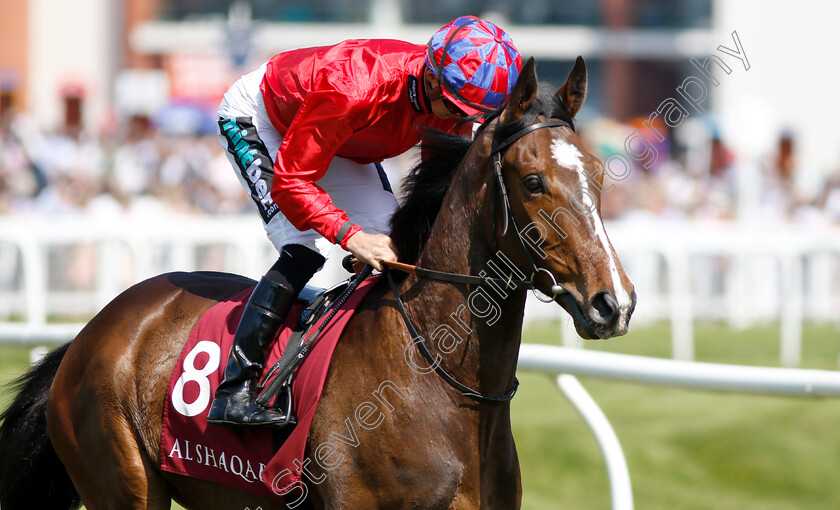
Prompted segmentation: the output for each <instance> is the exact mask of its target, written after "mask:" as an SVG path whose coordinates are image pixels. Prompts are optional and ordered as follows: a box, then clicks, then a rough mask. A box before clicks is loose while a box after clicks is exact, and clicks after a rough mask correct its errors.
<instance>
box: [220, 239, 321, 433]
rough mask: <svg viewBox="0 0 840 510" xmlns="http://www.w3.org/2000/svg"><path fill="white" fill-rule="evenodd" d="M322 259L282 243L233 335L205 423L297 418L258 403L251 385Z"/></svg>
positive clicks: (252, 423)
mask: <svg viewBox="0 0 840 510" xmlns="http://www.w3.org/2000/svg"><path fill="white" fill-rule="evenodd" d="M323 264H324V257H322V256H321V255H320V254H319V253H317V252H315V251H313V250H310V249H309V248H306V247H305V246H301V245H288V246H284V247H283V251H282V253H281V255H280V258H279V259H278V260H277V262H276V263H275V264H274V266H273V267H272V268H271V270H269V271H268V273H267V274H266V276H265V277H263V278H262V279H260V282H259V283H258V284H257V286H256V288H255V289H254V293H253V294H251V298H250V299H248V304H247V305H246V306H245V311H244V312H243V314H242V318H241V319H240V320H239V325H238V326H237V328H236V334H235V335H234V338H233V347H232V348H231V350H230V358H229V359H228V363H227V366H226V367H225V379H224V381H223V382H222V383H221V384H219V387H218V388H216V395H215V399H214V400H213V405H212V406H211V407H210V412H209V413H208V415H207V423H211V424H214V425H226V426H240V425H250V426H262V425H272V426H283V425H288V424H294V423H295V422H294V417H287V416H286V415H285V414H284V413H283V412H282V411H280V410H278V409H274V408H266V407H263V406H261V405H259V404H257V403H256V402H255V400H254V399H255V398H256V388H255V387H256V384H257V380H258V378H259V376H260V374H261V373H262V370H263V365H264V364H265V355H264V354H263V349H264V348H265V347H266V346H267V345H268V344H270V343H271V342H272V341H273V340H274V336H275V335H276V334H277V330H278V329H279V328H280V325H281V324H282V323H283V320H284V319H285V318H286V314H287V313H288V312H289V308H291V306H292V304H293V303H294V301H295V298H296V297H297V295H298V293H300V291H301V289H302V288H303V286H304V285H306V282H308V281H309V279H310V278H312V275H313V274H315V272H316V271H317V270H318V269H320V268H321V266H323ZM289 418H291V420H290V419H289Z"/></svg>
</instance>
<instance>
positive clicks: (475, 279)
mask: <svg viewBox="0 0 840 510" xmlns="http://www.w3.org/2000/svg"><path fill="white" fill-rule="evenodd" d="M559 126H566V127H569V128H571V129H572V131H574V129H575V128H574V126H572V125H571V124H569V123H568V122H566V121H563V120H548V121H545V122H539V123H537V124H532V125H530V126H528V127H526V128H523V129H521V130H519V131H517V132H516V133H514V134H512V135H511V136H509V137H508V138H506V139H505V140H502V141H501V142H498V143H494V144H493V147H492V149H491V156H492V158H493V168H494V173H495V176H496V186H497V188H498V190H499V195H500V197H501V199H502V204H503V206H504V209H505V215H504V218H505V223H504V227H503V228H502V235H503V236H504V235H506V234H507V230H508V224H512V225H513V229H514V231H515V232H516V239H517V240H518V241H519V245H520V246H521V247H522V251H524V252H525V255H526V256H527V257H528V262H529V263H530V264H531V278H530V279H529V280H514V279H513V277H512V275H511V277H510V278H507V279H503V278H488V277H484V276H473V275H462V274H455V273H445V272H443V271H434V270H432V269H425V268H420V267H415V266H409V265H407V264H400V263H392V262H387V263H385V265H386V266H387V267H388V268H389V269H396V270H399V271H404V272H409V273H413V274H416V275H417V276H418V277H420V278H427V279H430V280H438V281H445V282H450V283H461V284H467V285H479V286H487V285H499V284H502V285H504V286H505V288H507V287H509V286H511V285H522V286H523V287H525V288H527V289H530V290H533V291H535V290H536V289H535V288H534V279H535V278H536V276H537V274H539V273H540V272H544V273H546V274H547V275H548V276H549V277H550V278H551V281H552V286H551V292H552V294H553V295H552V297H551V298H550V299H548V300H545V299H543V298H542V297H541V296H540V295H539V294H537V293H536V292H534V295H535V296H536V297H537V299H539V300H540V301H543V302H546V303H550V302H551V301H553V300H554V296H556V295H558V294H561V293H563V292H566V290H565V289H564V288H563V287H562V286H560V285H559V284H558V283H557V280H556V279H555V278H554V275H553V274H551V272H550V271H548V270H547V269H543V268H541V267H538V266H537V264H536V262H535V261H534V258H533V256H532V255H531V252H530V250H528V247H527V246H526V245H525V241H524V240H523V239H522V233H521V232H520V231H519V228H517V226H516V219H515V218H514V217H513V210H512V209H511V207H510V199H509V198H508V192H507V187H506V186H505V181H504V177H503V176H502V153H503V152H504V151H505V150H506V149H507V148H508V147H510V146H511V145H513V143H514V142H516V141H517V140H519V139H520V138H522V137H523V136H525V135H527V134H528V133H531V132H533V131H536V130H538V129H542V128H547V127H559ZM493 203H494V204H495V200H494V202H493ZM492 217H493V233H494V241H495V232H496V214H495V213H494V214H493V215H492ZM385 275H386V277H387V279H388V284H389V285H390V287H391V292H393V293H394V298H395V300H396V302H397V309H398V310H399V311H400V314H401V315H402V317H403V320H404V321H405V324H406V327H407V328H408V331H409V333H410V334H411V335H412V339H414V341H413V343H414V344H416V345H417V348H418V349H419V350H420V354H422V355H423V357H424V358H426V360H427V361H428V362H429V363H431V364H432V367H433V369H434V371H435V372H437V374H438V375H439V376H440V377H441V378H443V380H445V381H446V382H447V383H449V385H450V386H452V387H453V388H455V389H457V390H458V391H460V392H461V394H462V395H464V396H465V397H469V398H471V399H473V400H477V401H479V402H482V403H485V404H501V403H503V402H508V401H509V400H511V399H512V398H513V396H514V395H515V394H516V390H517V389H518V388H519V379H517V378H516V377H514V378H513V388H511V389H510V390H509V391H508V392H507V393H505V394H504V395H502V396H501V397H494V396H491V395H486V394H484V393H481V392H479V391H476V390H473V389H471V388H469V387H468V386H466V385H464V384H463V383H461V382H459V381H458V380H457V379H455V378H454V377H452V376H451V375H449V373H448V372H446V371H445V370H444V369H443V368H442V367H441V366H440V364H439V363H438V362H437V361H436V360H435V358H434V356H432V353H431V352H429V349H428V348H427V347H426V343H425V341H424V340H423V337H422V336H420V334H419V333H418V332H417V329H416V328H415V327H414V324H413V323H412V322H411V319H410V318H409V317H408V313H407V312H406V311H405V307H404V306H403V302H402V298H401V297H400V293H399V289H398V288H397V284H396V283H395V282H394V278H393V276H392V274H391V271H390V270H387V271H385Z"/></svg>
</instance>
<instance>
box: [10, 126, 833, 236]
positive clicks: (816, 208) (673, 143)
mask: <svg viewBox="0 0 840 510" xmlns="http://www.w3.org/2000/svg"><path fill="white" fill-rule="evenodd" d="M642 120H643V119H639V120H638V121H630V122H627V123H620V122H616V121H612V120H608V119H593V120H589V121H588V122H585V123H583V125H582V126H581V129H580V132H581V133H582V136H583V139H584V141H585V143H586V144H587V145H588V146H589V147H590V149H591V150H592V151H593V152H594V153H595V154H596V155H597V156H599V157H600V158H601V160H602V161H604V160H605V159H606V158H607V157H608V156H609V155H610V154H614V153H622V154H624V155H625V156H627V159H628V160H630V161H632V162H633V168H632V171H630V172H629V175H628V176H627V177H626V178H625V179H623V180H621V181H611V180H610V179H609V178H608V179H607V188H609V184H614V188H612V191H611V192H610V193H604V194H603V195H602V213H603V216H604V217H605V218H607V219H633V218H665V219H677V220H699V221H708V220H711V221H733V220H736V219H748V220H758V221H794V222H798V221H819V222H823V223H835V224H840V169H838V171H836V172H834V174H833V177H832V176H829V177H827V178H825V179H824V182H821V184H820V185H819V186H816V187H812V188H813V189H811V190H810V191H807V192H806V191H802V187H801V186H799V185H798V181H797V177H798V173H799V170H800V169H799V167H798V166H797V157H796V148H797V141H796V137H795V133H792V132H782V133H779V135H778V140H776V141H775V143H774V145H773V148H772V150H770V151H768V153H767V154H766V155H765V156H764V157H763V158H761V160H760V161H744V160H743V159H744V158H739V156H738V154H736V153H735V152H734V151H733V150H732V148H730V147H729V146H728V145H727V143H726V140H723V139H721V137H720V136H719V134H718V133H717V132H716V129H715V127H714V124H713V123H712V122H710V121H709V120H708V119H697V120H692V121H690V122H687V123H684V124H683V125H681V126H680V128H679V130H677V131H673V132H668V131H667V130H666V129H665V127H664V126H662V125H658V126H657V129H658V130H659V131H660V132H662V133H665V136H664V140H663V141H661V142H659V141H657V142H656V143H655V144H651V148H652V149H655V151H656V154H657V158H656V161H655V162H651V161H645V160H642V161H636V160H634V159H633V158H632V157H630V156H629V155H627V154H626V153H625V151H626V150H627V149H626V147H625V141H626V140H627V139H628V137H629V136H630V135H631V133H633V132H634V130H637V129H638V130H639V132H641V133H643V134H648V135H649V134H650V131H649V130H648V131H645V130H644V127H643V125H642V124H641V121H642ZM648 138H652V137H650V136H648ZM410 159H411V158H401V159H400V160H398V161H395V162H393V163H392V168H391V169H390V172H389V173H391V174H392V175H394V174H395V173H396V174H399V173H402V172H405V171H406V170H407V169H408V167H409V166H410V163H411V161H410ZM645 163H647V164H645ZM395 166H396V170H395V168H394V167H395ZM607 188H605V189H607ZM250 207H251V206H250V203H249V200H248V197H247V195H246V193H245V192H244V190H243V189H242V188H241V186H240V185H239V183H238V182H237V179H236V177H235V175H234V173H233V171H232V169H231V167H230V165H229V163H228V161H227V159H226V157H225V155H224V152H223V150H222V148H221V146H220V145H219V142H218V139H217V137H216V135H215V134H213V133H204V134H173V133H168V132H166V131H165V130H162V129H160V128H159V127H158V126H156V125H155V123H154V122H152V121H151V120H150V119H148V118H146V117H135V118H132V119H130V120H128V121H126V122H125V123H123V124H122V125H120V126H119V127H118V128H117V129H116V130H114V131H113V132H112V133H110V134H108V135H105V136H98V137H94V136H91V135H88V134H86V133H85V132H84V131H81V130H65V131H64V132H53V133H45V132H42V131H41V130H39V129H38V128H37V127H36V126H35V124H34V123H33V122H32V121H31V120H30V119H29V118H28V117H27V116H26V115H25V114H17V115H10V114H7V115H5V116H4V117H3V118H2V119H0V215H20V214H28V213H33V214H37V213H43V214H56V213H57V214H72V213H80V214H94V215H97V214H109V215H149V214H154V213H161V214H172V213H177V214H186V215H190V214H192V215H197V214H206V215H211V214H236V213H240V212H247V211H249V208H250Z"/></svg>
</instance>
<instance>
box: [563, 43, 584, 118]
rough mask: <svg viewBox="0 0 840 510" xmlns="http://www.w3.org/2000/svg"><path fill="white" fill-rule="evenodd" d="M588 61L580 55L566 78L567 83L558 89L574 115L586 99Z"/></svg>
mask: <svg viewBox="0 0 840 510" xmlns="http://www.w3.org/2000/svg"><path fill="white" fill-rule="evenodd" d="M586 82H587V78H586V63H585V62H584V61H583V57H581V56H578V58H577V59H576V60H575V66H574V67H573V68H572V71H571V72H570V73H569V77H568V78H566V83H564V84H563V86H562V87H560V90H558V91H557V95H558V96H560V98H561V99H562V100H563V103H565V104H566V108H567V109H568V110H569V115H571V116H572V117H574V116H575V115H577V112H578V111H579V110H580V108H581V107H582V106H583V102H584V101H585V100H586Z"/></svg>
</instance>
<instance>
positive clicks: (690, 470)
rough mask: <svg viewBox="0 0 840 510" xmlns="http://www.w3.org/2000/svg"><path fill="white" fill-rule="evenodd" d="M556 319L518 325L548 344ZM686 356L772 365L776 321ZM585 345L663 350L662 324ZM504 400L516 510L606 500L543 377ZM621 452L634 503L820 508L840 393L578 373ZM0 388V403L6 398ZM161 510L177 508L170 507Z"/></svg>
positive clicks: (704, 328) (600, 468)
mask: <svg viewBox="0 0 840 510" xmlns="http://www.w3.org/2000/svg"><path fill="white" fill-rule="evenodd" d="M558 339H559V326H558V325H557V324H552V323H545V324H540V325H539V326H535V327H531V328H529V329H528V330H527V331H526V332H525V341H526V342H539V343H555V344H556V343H558ZM695 345H696V358H697V360H698V361H714V362H722V363H735V364H745V365H767V366H777V365H778V359H779V332H778V327H773V326H768V327H760V328H753V329H748V330H745V331H740V332H733V331H731V330H729V329H727V328H726V327H725V326H723V325H717V324H704V325H699V326H698V327H697V328H696V330H695ZM585 347H586V348H587V349H591V350H599V351H609V352H621V353H630V354H641V355H647V356H657V357H665V358H667V357H670V352H671V345H670V332H669V329H668V328H667V327H666V326H662V325H657V326H651V327H644V328H638V329H636V330H634V331H633V332H632V333H630V334H629V335H627V336H626V337H623V338H621V339H616V340H609V341H590V342H587V343H586V345H585ZM839 357H840V331H838V330H837V328H836V327H832V326H814V325H811V326H807V327H806V328H805V331H804V334H803V363H802V365H803V367H807V368H821V369H836V368H837V363H838V358H839ZM27 362H28V348H23V347H19V346H4V345H0V384H1V383H3V382H6V381H8V380H10V379H11V378H12V377H13V376H14V375H16V374H19V373H20V371H21V370H22V369H23V367H25V366H26V363H27ZM520 380H521V382H522V385H521V387H520V390H519V393H518V394H517V397H516V398H515V399H514V401H513V404H512V413H513V423H514V434H515V436H516V442H517V448H518V451H519V457H520V463H521V465H522V483H523V493H524V496H523V508H524V509H526V510H543V509H555V508H562V509H564V510H576V509H582V510H600V509H609V508H610V495H609V484H608V480H607V475H606V470H605V468H604V462H603V459H602V458H601V453H600V450H599V449H598V446H597V444H596V442H595V439H594V437H593V436H592V434H591V433H590V432H589V429H588V428H587V427H586V425H585V424H584V423H583V421H582V419H581V418H580V417H579V416H578V415H577V412H576V411H575V410H574V409H573V408H572V406H571V405H570V404H569V403H568V401H567V400H566V399H565V397H563V396H562V394H561V393H560V391H559V390H557V389H556V387H555V386H554V384H553V381H552V380H551V379H549V378H548V377H546V376H543V375H538V374H533V373H522V374H520ZM581 382H582V383H583V385H584V386H585V387H586V389H587V390H588V391H589V392H590V394H591V395H592V396H593V397H594V398H595V400H596V401H597V402H598V404H599V405H600V406H601V408H602V409H603V411H604V413H605V414H606V415H607V417H608V418H609V419H610V421H611V423H612V425H613V427H614V428H615V430H616V433H617V434H618V438H619V440H620V441H621V444H622V446H623V448H624V453H625V455H626V457H627V462H628V465H629V468H630V476H631V479H632V482H633V494H634V498H635V507H636V508H638V509H642V510H675V509H677V510H701V509H702V510H708V509H714V510H730V509H731V510H736V509H737V510H803V509H804V510H821V509H826V510H827V509H832V510H835V509H837V508H840V483H838V480H839V479H840V434H838V433H837V430H838V428H840V401H838V400H833V399H824V400H812V399H808V400H805V399H794V398H781V397H766V396H745V395H733V394H723V393H707V392H698V391H689V390H679V389H669V388H660V387H654V386H644V385H639V384H632V383H623V382H615V381H604V380H597V379H591V378H581ZM8 398H9V395H8V392H5V393H4V392H3V391H0V407H2V406H5V404H7V403H8ZM173 508H177V507H176V506H175V505H173Z"/></svg>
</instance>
